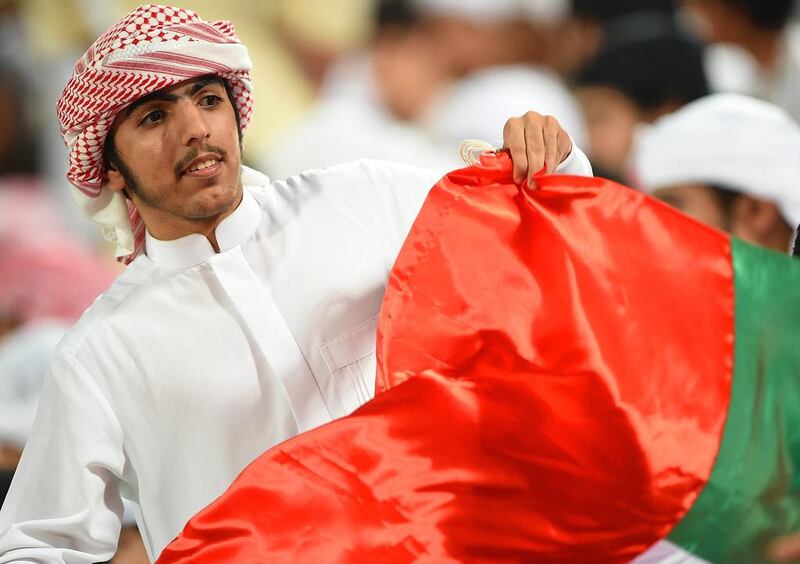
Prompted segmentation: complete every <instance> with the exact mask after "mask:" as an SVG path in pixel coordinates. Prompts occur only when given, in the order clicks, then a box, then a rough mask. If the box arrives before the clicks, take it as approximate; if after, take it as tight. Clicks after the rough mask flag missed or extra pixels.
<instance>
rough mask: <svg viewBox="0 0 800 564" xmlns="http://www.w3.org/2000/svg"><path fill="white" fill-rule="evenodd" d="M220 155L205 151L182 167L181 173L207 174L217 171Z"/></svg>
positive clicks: (191, 174) (220, 161)
mask: <svg viewBox="0 0 800 564" xmlns="http://www.w3.org/2000/svg"><path fill="white" fill-rule="evenodd" d="M222 160H223V159H222V157H221V156H219V155H216V154H213V153H212V154H209V153H206V154H204V155H200V156H199V157H197V158H195V159H194V160H193V161H191V162H190V163H189V165H188V166H187V167H186V169H184V171H183V175H190V176H209V175H213V174H216V173H217V172H218V171H219V168H220V164H221V163H222Z"/></svg>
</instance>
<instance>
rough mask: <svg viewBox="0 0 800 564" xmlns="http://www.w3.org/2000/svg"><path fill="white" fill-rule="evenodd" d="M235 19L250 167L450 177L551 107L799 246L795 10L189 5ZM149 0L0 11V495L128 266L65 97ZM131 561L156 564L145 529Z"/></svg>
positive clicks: (290, 1) (650, 177)
mask: <svg viewBox="0 0 800 564" xmlns="http://www.w3.org/2000/svg"><path fill="white" fill-rule="evenodd" d="M176 4H178V5H180V6H182V7H186V8H190V9H193V10H195V11H197V12H198V13H199V14H200V15H201V16H202V17H204V18H205V19H229V20H231V21H233V23H234V24H235V26H236V28H237V31H238V34H239V36H240V37H241V39H242V41H243V42H244V43H245V44H246V45H247V46H248V48H249V50H250V53H251V57H252V59H253V63H254V67H255V71H254V78H255V95H256V111H255V115H254V119H253V121H252V122H251V126H250V128H249V130H248V133H247V135H246V137H245V140H244V152H245V155H244V158H245V162H246V164H248V165H250V166H252V167H254V168H256V169H259V170H261V171H263V172H265V173H266V174H268V175H269V176H271V177H274V178H282V177H285V176H289V175H292V174H296V173H299V172H301V171H304V170H307V169H311V168H318V167H324V166H328V165H332V164H336V163H339V162H344V161H348V160H352V159H356V158H360V157H372V158H381V159H389V160H396V161H401V162H405V163H411V164H416V165H420V166H425V167H429V168H435V169H437V170H440V171H441V172H445V171H447V170H450V169H453V168H457V167H459V166H461V163H460V161H459V158H458V147H459V143H460V141H461V140H463V139H468V138H472V139H481V140H484V141H488V142H490V143H492V144H494V145H498V144H500V140H501V139H502V128H503V124H504V122H505V120H506V119H507V118H508V117H510V116H512V115H520V114H522V113H524V112H525V111H527V110H535V111H538V112H540V113H544V114H552V115H554V116H556V117H557V118H558V120H559V121H560V122H561V124H562V125H563V126H564V127H565V129H567V131H569V132H570V133H571V135H572V137H573V139H574V141H575V143H576V144H577V145H578V146H580V147H581V148H582V149H583V150H584V151H585V152H586V153H587V154H588V155H589V157H590V159H591V161H592V164H593V166H594V169H595V174H596V175H598V176H604V177H608V178H611V179H614V180H618V181H620V182H622V183H625V184H627V185H629V186H632V187H634V188H636V189H641V190H646V191H648V192H652V193H654V194H655V195H656V196H658V197H660V198H662V199H663V200H664V201H666V202H667V203H669V204H671V205H674V206H676V207H678V208H680V209H682V210H683V211H685V212H686V213H689V214H692V215H694V216H696V217H698V218H699V219H700V220H702V221H705V222H707V223H709V224H711V225H714V226H716V227H718V228H721V229H726V230H728V231H730V232H732V233H733V234H735V235H737V236H739V237H742V238H744V239H746V240H748V241H750V242H753V243H756V244H760V245H764V246H767V247H771V248H774V249H776V250H778V251H781V252H785V251H786V249H787V248H788V246H789V245H790V240H791V237H792V232H793V229H794V227H796V226H797V225H798V223H800V196H798V193H800V129H798V125H797V123H796V120H798V119H800V25H798V21H800V20H797V13H796V8H795V6H794V2H793V1H792V0H262V1H259V2H255V1H252V0H226V1H225V2H220V1H218V0H215V1H212V0H176ZM137 5H139V3H138V2H133V1H131V0H0V503H2V497H3V494H4V492H5V489H6V488H7V485H8V483H9V481H10V479H11V475H12V474H13V470H14V467H15V466H16V463H17V460H18V459H19V456H20V452H21V449H22V447H23V445H24V443H25V439H26V436H27V433H28V430H29V428H30V425H31V422H32V419H33V417H34V414H35V406H36V398H37V393H38V389H39V384H40V382H41V380H42V378H43V376H44V373H45V371H46V367H47V363H48V357H49V354H50V352H51V351H52V350H53V348H54V347H55V345H56V343H57V342H58V341H59V339H60V338H61V336H62V335H63V333H64V331H65V330H66V329H67V328H68V327H69V326H70V325H71V324H72V323H73V322H74V321H75V320H76V319H77V317H78V316H79V315H80V313H81V312H82V311H83V309H85V308H86V307H87V306H88V305H89V304H90V303H91V302H92V300H93V299H94V298H95V297H96V296H97V295H98V294H99V293H100V292H102V291H103V290H104V289H105V288H106V287H108V285H109V284H110V283H111V281H112V280H113V279H114V277H115V276H116V275H117V274H118V273H119V271H120V268H122V267H121V266H119V265H118V264H117V263H116V262H115V261H114V258H113V256H111V251H110V249H109V248H108V247H107V246H106V245H105V243H104V242H103V240H102V238H101V237H100V234H99V232H98V231H97V229H96V226H93V225H92V224H91V223H90V222H88V221H87V220H85V219H84V218H83V217H82V216H81V215H80V212H79V211H78V208H77V206H75V205H74V202H72V201H71V199H72V195H71V191H70V190H69V189H68V184H67V181H66V179H65V173H66V169H67V159H66V149H65V147H64V145H63V141H62V140H61V137H60V135H59V132H58V124H57V120H56V117H55V101H56V98H57V97H58V95H59V94H60V92H61V89H62V88H63V87H64V84H65V83H66V81H67V78H68V77H69V74H70V73H71V71H72V66H73V65H74V63H75V61H76V60H77V58H78V57H79V56H80V55H81V54H82V53H83V52H84V51H85V50H86V48H87V47H88V46H89V45H90V44H91V42H92V41H93V40H94V39H95V38H96V37H97V36H98V35H99V34H100V33H102V31H104V30H105V29H106V28H107V27H108V26H110V25H111V24H112V23H113V22H115V21H116V20H117V19H119V18H120V17H121V16H122V15H123V14H124V13H126V12H127V11H129V10H131V9H133V8H134V7H136V6H137ZM115 560H116V561H119V562H139V561H146V557H145V556H144V551H143V548H142V547H141V543H140V541H139V540H138V539H137V538H136V530H135V526H133V524H132V523H131V522H130V521H128V526H127V527H126V529H125V530H124V531H123V538H122V541H121V544H120V553H119V554H118V556H117V558H116V559H115Z"/></svg>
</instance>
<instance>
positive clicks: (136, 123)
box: [108, 77, 242, 234]
mask: <svg viewBox="0 0 800 564" xmlns="http://www.w3.org/2000/svg"><path fill="white" fill-rule="evenodd" d="M235 112H236V109H235V108H234V107H233V105H232V104H231V102H230V100H229V99H228V96H227V93H226V91H225V86H224V85H223V83H222V82H221V81H220V80H219V79H218V78H216V77H201V78H197V79H192V80H188V81H186V82H182V83H180V84H177V85H175V86H173V87H170V88H165V89H163V90H159V91H157V92H155V93H153V94H150V95H148V96H145V97H144V98H141V99H140V100H138V101H137V102H134V103H133V104H131V105H130V106H129V107H128V108H127V109H125V110H123V111H121V112H120V113H119V115H118V116H117V118H116V120H115V122H114V126H113V128H112V135H113V143H114V148H115V151H116V155H117V159H116V161H117V162H116V163H112V170H110V171H109V173H108V177H109V184H108V186H109V188H110V189H112V190H121V189H123V188H124V189H126V191H127V193H128V195H129V196H130V198H131V199H132V200H133V202H134V204H135V205H136V207H137V208H138V209H139V212H140V213H141V214H142V217H144V218H145V222H146V223H147V226H148V229H150V231H151V232H154V231H158V230H159V227H162V226H167V227H171V228H173V229H171V231H170V233H172V232H176V233H178V234H179V233H180V232H181V231H180V229H181V227H183V228H188V229H189V232H191V231H192V229H191V226H192V224H193V223H195V222H201V223H202V222H206V221H208V220H213V219H214V218H216V217H218V216H220V214H225V213H226V212H228V211H230V210H232V209H233V208H234V207H235V206H236V204H237V203H238V201H239V199H240V197H241V191H242V188H241V184H240V165H241V149H240V142H239V132H238V128H237V123H236V114H235ZM156 224H157V225H156ZM174 228H177V231H176V229H174ZM184 230H185V229H184ZM161 231H164V230H163V229H162V230H161ZM154 234H155V233H154Z"/></svg>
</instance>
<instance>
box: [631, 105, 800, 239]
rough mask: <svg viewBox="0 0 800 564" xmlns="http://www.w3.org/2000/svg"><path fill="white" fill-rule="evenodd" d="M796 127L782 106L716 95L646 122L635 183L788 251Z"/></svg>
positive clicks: (798, 197)
mask: <svg viewBox="0 0 800 564" xmlns="http://www.w3.org/2000/svg"><path fill="white" fill-rule="evenodd" d="M799 157H800V127H798V125H797V124H796V123H795V121H794V120H793V119H792V118H791V117H790V116H789V115H788V114H787V113H786V112H784V111H783V110H782V109H780V108H778V107H777V106H774V105H772V104H769V103H767V102H763V101H761V100H756V99H754V98H748V97H746V96H741V95H738V94H714V95H712V96H708V97H706V98H704V99H702V100H698V101H696V102H694V103H692V104H689V105H687V106H686V107H684V108H682V109H681V110H678V111H677V112H675V113H674V114H671V115H668V116H666V117H664V118H662V119H661V120H659V121H657V122H656V123H655V124H654V125H653V126H652V127H650V128H645V129H643V130H642V131H641V132H640V135H639V136H638V138H637V144H636V150H635V152H634V158H633V175H634V177H635V178H637V179H638V183H639V185H640V187H641V188H643V189H644V190H646V191H648V192H652V193H653V194H654V195H655V196H656V197H658V198H661V199H662V200H664V201H665V202H667V203H669V204H671V205H673V206H675V207H676V208H678V209H680V210H682V211H684V212H686V213H687V214H689V215H691V216H693V217H695V218H697V219H699V220H701V221H704V222H705V223H708V224H709V225H713V226H714V227H718V228H720V229H724V230H726V231H728V232H730V233H731V234H733V235H735V236H737V237H739V238H741V239H744V240H745V241H748V242H751V243H754V244H757V245H761V246H764V247H769V248H772V249H775V250H777V251H780V252H786V250H787V249H788V248H789V243H790V240H791V238H792V233H793V230H794V229H793V227H794V226H796V225H797V224H798V223H800V193H798V186H800V158H799Z"/></svg>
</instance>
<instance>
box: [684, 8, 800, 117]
mask: <svg viewBox="0 0 800 564" xmlns="http://www.w3.org/2000/svg"><path fill="white" fill-rule="evenodd" d="M684 4H685V5H686V6H687V7H688V8H689V10H690V13H692V14H694V15H695V18H694V19H695V21H696V22H698V24H699V25H698V26H697V27H698V30H699V31H700V33H701V34H702V35H703V36H704V38H705V39H706V40H707V41H708V42H710V43H712V45H711V48H710V49H709V52H708V56H707V65H708V73H709V78H710V80H711V82H712V87H713V89H714V90H716V91H724V92H728V91H733V92H738V93H741V94H747V95H750V96H756V97H758V98H761V99H764V100H768V101H770V102H772V103H773V104H777V105H778V106H780V107H782V108H784V109H785V110H786V111H787V112H789V114H790V115H791V116H792V117H793V118H794V119H800V102H798V97H797V91H798V88H800V27H799V26H797V25H796V24H793V23H792V16H793V14H794V9H795V0H684Z"/></svg>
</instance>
